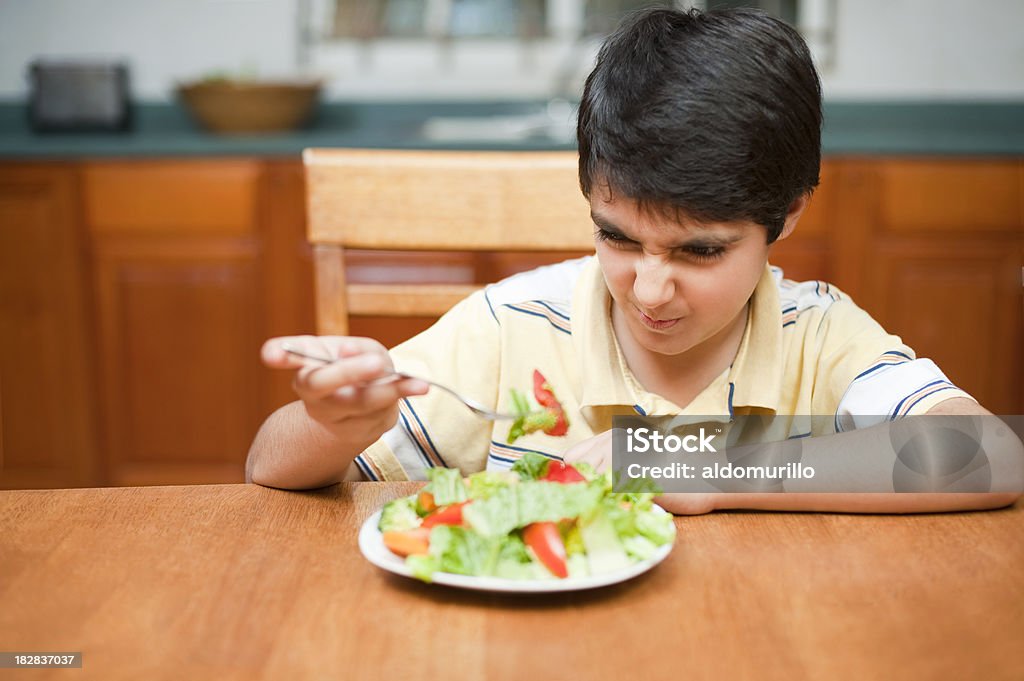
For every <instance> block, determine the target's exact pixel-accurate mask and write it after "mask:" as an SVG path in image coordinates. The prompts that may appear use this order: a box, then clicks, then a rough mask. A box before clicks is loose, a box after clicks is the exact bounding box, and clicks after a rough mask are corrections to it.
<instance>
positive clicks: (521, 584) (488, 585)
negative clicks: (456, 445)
mask: <svg viewBox="0 0 1024 681" xmlns="http://www.w3.org/2000/svg"><path fill="white" fill-rule="evenodd" d="M655 508H656V510H657V511H660V512H661V513H666V512H667V511H665V510H664V509H662V508H661V507H655ZM380 514H381V511H377V512H376V513H374V514H373V515H371V516H370V517H369V518H367V519H366V522H364V523H363V526H362V528H360V530H359V550H360V551H362V552H363V555H364V556H366V559H367V560H368V561H370V562H371V563H373V564H374V565H376V566H377V567H379V568H381V569H382V570H387V571H388V572H393V573H394V574H396V575H402V576H403V577H411V578H413V579H416V578H415V577H413V574H412V571H411V570H409V568H408V567H406V565H405V559H404V558H400V557H398V556H396V555H395V554H393V553H391V551H389V550H388V548H387V547H386V546H384V539H383V536H382V535H381V532H380V530H378V529H377V524H378V523H379V522H380ZM674 543H675V539H673V541H672V542H669V543H668V544H665V545H664V546H660V547H658V550H657V552H656V553H655V554H654V555H653V556H651V557H650V558H648V559H647V560H644V561H641V562H639V563H633V564H631V565H630V566H629V567H627V568H624V569H622V570H617V571H615V572H609V573H605V574H603V575H592V576H589V577H568V578H566V579H557V578H551V579H501V578H498V577H470V576H468V575H456V574H452V573H450V572H435V573H434V577H433V579H434V581H433V583H434V584H444V585H446V586H454V587H458V588H460V589H475V590H477V591H505V592H510V593H542V592H548V591H581V590H583V589H596V588H597V587H599V586H608V585H609V584H618V583H619V582H624V581H626V580H627V579H632V578H634V577H636V576H637V575H641V574H643V573H645V572H647V571H648V570H650V569H651V568H653V567H654V566H655V565H657V564H658V563H660V562H661V561H663V560H665V556H667V555H668V554H669V552H671V551H672V546H673V544H674Z"/></svg>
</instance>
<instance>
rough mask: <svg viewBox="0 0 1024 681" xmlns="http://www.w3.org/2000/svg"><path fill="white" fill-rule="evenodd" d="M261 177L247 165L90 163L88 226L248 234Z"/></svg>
mask: <svg viewBox="0 0 1024 681" xmlns="http://www.w3.org/2000/svg"><path fill="white" fill-rule="evenodd" d="M259 176H260V169H259V165H258V164H257V163H256V162H252V161H245V160H240V161H236V160H210V159H203V160H199V161H193V160H188V161H115V162H97V163H89V164H86V165H85V166H84V167H83V169H82V187H83V201H84V204H85V221H86V225H87V226H88V228H89V230H90V231H92V232H97V233H110V232H165V233H166V232H172V233H173V232H177V233H190V232H202V233H204V234H206V233H221V234H225V233H226V234H240V233H247V232H251V231H253V230H254V229H255V223H256V203H257V196H258V189H259V186H258V185H259Z"/></svg>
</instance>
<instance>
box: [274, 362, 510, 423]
mask: <svg viewBox="0 0 1024 681" xmlns="http://www.w3.org/2000/svg"><path fill="white" fill-rule="evenodd" d="M281 349H282V350H284V351H285V352H287V353H288V354H289V355H295V356H296V357H302V358H303V359H311V360H313V361H314V362H320V363H321V364H333V363H334V362H336V361H337V360H336V359H331V358H329V357H321V356H320V355H313V354H310V353H308V352H303V351H301V350H296V349H295V348H293V347H292V346H290V345H288V344H287V343H285V344H283V345H282V346H281ZM405 378H411V379H415V380H417V381H423V382H424V383H426V384H428V385H432V386H434V387H435V388H439V389H441V390H443V391H445V392H446V393H448V394H449V395H451V396H452V397H454V398H455V399H457V400H458V401H459V402H462V404H464V405H465V406H466V407H467V408H468V409H469V410H470V411H472V412H473V413H474V414H476V415H477V416H479V417H480V418H482V419H484V420H487V421H514V420H516V419H518V418H519V417H520V414H507V413H502V412H497V411H494V410H493V409H488V408H487V407H485V406H484V405H482V404H480V403H479V402H477V401H476V400H474V399H472V398H469V397H466V396H465V395H463V394H461V393H459V392H458V391H456V390H454V389H453V388H449V387H448V386H446V385H444V384H442V383H438V382H436V381H429V380H427V379H425V378H420V377H419V376H413V375H412V374H407V373H405V372H404V371H394V370H392V371H391V372H389V373H387V374H385V375H384V376H381V377H380V378H377V379H375V380H373V381H369V382H367V383H364V384H363V385H378V384H381V383H390V382H392V381H398V380H401V379H405Z"/></svg>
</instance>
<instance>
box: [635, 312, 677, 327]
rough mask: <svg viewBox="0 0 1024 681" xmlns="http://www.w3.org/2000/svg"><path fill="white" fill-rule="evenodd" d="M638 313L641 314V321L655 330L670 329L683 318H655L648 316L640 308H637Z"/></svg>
mask: <svg viewBox="0 0 1024 681" xmlns="http://www.w3.org/2000/svg"><path fill="white" fill-rule="evenodd" d="M637 313H638V314H639V315H640V321H642V322H643V323H644V326H646V327H648V328H649V329H653V330H655V331H664V330H666V329H670V328H672V327H673V326H675V325H676V324H677V323H678V322H679V320H680V319H681V317H676V318H675V319H654V318H653V317H649V316H647V315H646V314H644V313H643V312H641V311H640V310H637Z"/></svg>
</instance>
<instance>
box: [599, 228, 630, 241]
mask: <svg viewBox="0 0 1024 681" xmlns="http://www.w3.org/2000/svg"><path fill="white" fill-rule="evenodd" d="M594 236H595V237H596V238H597V240H598V241H608V242H610V243H612V244H615V245H620V244H621V245H625V244H629V243H632V242H631V241H630V240H629V239H627V238H626V237H625V236H623V235H622V234H619V233H618V232H609V231H608V230H607V229H602V228H601V227H598V228H597V229H596V230H595V231H594Z"/></svg>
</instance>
